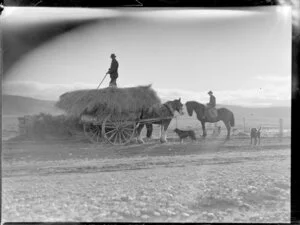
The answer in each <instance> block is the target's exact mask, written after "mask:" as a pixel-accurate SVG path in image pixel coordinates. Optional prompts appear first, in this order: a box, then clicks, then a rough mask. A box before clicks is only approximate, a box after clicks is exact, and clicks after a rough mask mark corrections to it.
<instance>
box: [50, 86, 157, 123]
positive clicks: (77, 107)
mask: <svg viewBox="0 0 300 225" xmlns="http://www.w3.org/2000/svg"><path fill="white" fill-rule="evenodd" d="M160 102H161V101H160V99H159V97H158V96H157V94H156V92H155V91H154V90H153V89H152V88H151V85H148V86H138V87H131V88H103V89H98V90H97V89H92V90H78V91H72V92H67V93H65V94H63V95H61V96H60V99H59V101H58V102H57V103H56V106H57V107H58V108H60V109H62V110H64V111H65V112H67V113H68V114H70V115H72V116H76V117H80V116H81V115H83V114H89V115H107V114H110V113H111V114H122V113H130V112H133V113H137V112H141V110H143V109H147V108H149V107H151V106H152V105H154V104H160Z"/></svg>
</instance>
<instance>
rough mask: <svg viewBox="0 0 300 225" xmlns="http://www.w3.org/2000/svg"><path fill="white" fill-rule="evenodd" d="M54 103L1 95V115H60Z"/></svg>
mask: <svg viewBox="0 0 300 225" xmlns="http://www.w3.org/2000/svg"><path fill="white" fill-rule="evenodd" d="M54 104H55V101H47V100H39V99H34V98H29V97H22V96H15V95H2V115H4V116H15V115H16V116H19V115H30V114H39V113H40V112H44V113H50V114H57V113H61V111H59V110H58V109H56V107H55V106H54Z"/></svg>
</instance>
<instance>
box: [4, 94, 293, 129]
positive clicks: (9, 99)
mask: <svg viewBox="0 0 300 225" xmlns="http://www.w3.org/2000/svg"><path fill="white" fill-rule="evenodd" d="M54 105H55V101H47V100H39V99H34V98H29V97H22V96H14V95H3V96H2V113H3V115H4V116H14V115H17V116H19V115H28V114H38V113H40V112H44V113H50V114H59V113H63V112H62V111H60V110H59V109H57V108H56V107H55V106H54ZM221 107H225V108H228V109H230V110H231V111H232V112H233V113H234V116H235V121H236V125H237V126H243V118H245V121H246V125H248V126H259V125H270V126H272V125H278V124H279V118H282V119H284V126H285V127H286V126H290V124H291V108H290V107H264V108H259V107H255V108H250V107H242V106H233V105H217V108H221ZM193 117H194V119H195V115H194V116H193ZM181 118H182V119H183V120H188V121H186V123H194V124H195V122H193V118H192V117H189V116H188V115H187V113H185V115H183V116H182V117H181ZM184 123H185V122H184ZM197 124H198V122H197Z"/></svg>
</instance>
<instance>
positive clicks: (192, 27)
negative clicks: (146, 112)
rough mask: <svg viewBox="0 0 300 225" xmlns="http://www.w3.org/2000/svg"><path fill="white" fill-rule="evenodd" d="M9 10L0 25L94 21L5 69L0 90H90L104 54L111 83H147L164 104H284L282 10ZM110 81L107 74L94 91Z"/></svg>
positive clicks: (286, 70) (47, 93) (52, 95)
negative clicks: (112, 71) (113, 65)
mask: <svg viewBox="0 0 300 225" xmlns="http://www.w3.org/2000/svg"><path fill="white" fill-rule="evenodd" d="M11 9H12V10H8V11H6V14H5V17H4V20H3V24H4V26H8V25H9V26H16V27H18V26H20V24H26V20H28V21H30V22H33V23H34V22H36V23H41V22H43V21H47V20H53V19H56V20H57V19H63V17H64V16H65V17H74V18H77V19H78V17H79V16H82V15H86V16H93V17H99V19H98V22H95V23H93V24H90V25H86V26H83V27H80V28H78V29H74V30H72V31H70V32H64V33H62V34H61V35H59V36H57V37H56V38H54V39H52V40H50V41H48V42H46V43H44V44H43V45H41V46H39V47H38V48H34V49H33V50H32V51H31V52H29V53H28V54H26V55H24V56H23V57H22V58H21V59H20V60H19V61H18V62H17V63H15V64H14V66H13V67H12V68H10V70H8V71H7V72H6V76H5V80H4V81H3V92H4V93H8V94H17V95H23V96H30V97H36V98H40V99H51V100H57V99H58V96H59V95H61V94H63V93H64V92H66V91H70V90H75V89H85V88H96V87H97V86H98V84H99V82H100V81H101V80H102V78H103V77H104V75H105V73H106V72H107V69H108V68H109V66H110V60H111V59H110V57H109V56H110V54H111V53H115V54H116V55H117V60H118V61H119V65H120V67H119V79H118V81H117V83H118V86H119V87H129V86H137V85H146V84H152V86H153V88H154V89H155V90H156V91H157V92H158V94H159V95H160V97H162V98H164V99H168V100H172V99H174V98H177V97H182V98H183V101H187V100H196V101H199V102H207V101H208V99H209V96H208V95H207V92H208V91H209V90H212V91H213V92H214V94H215V96H216V98H217V103H220V104H221V103H223V104H233V105H247V106H270V105H276V106H282V105H284V106H286V105H290V99H291V12H290V8H289V7H279V6H274V7H265V8H250V9H249V8H235V9H231V10H230V9H220V10H217V9H213V10H209V9H185V10H184V9H172V10H168V9H163V10H153V9H133V10H132V9H126V10H125V9H99V10H95V9H93V10H92V11H90V10H89V9H76V10H75V9H74V10H72V9H69V10H66V11H61V10H58V11H55V10H56V9H55V8H35V9H30V8H29V9H28V10H31V13H30V16H28V15H29V14H25V16H24V14H23V13H21V11H19V9H17V8H11ZM22 10H25V9H22ZM91 12H92V14H91ZM26 15H27V16H26ZM103 15H105V16H106V17H105V18H106V19H105V20H104V19H103V18H104V17H103ZM107 15H108V16H107ZM107 18H108V19H107ZM3 44H4V45H5V44H6V43H3ZM8 47H10V48H13V47H14V46H8ZM4 60H5V58H4ZM108 82H109V79H108V78H107V79H106V80H105V82H104V83H103V85H102V87H106V86H108Z"/></svg>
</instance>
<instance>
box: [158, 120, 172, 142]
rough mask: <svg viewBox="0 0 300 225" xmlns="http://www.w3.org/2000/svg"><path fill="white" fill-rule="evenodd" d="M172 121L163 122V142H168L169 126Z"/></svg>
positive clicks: (161, 137) (161, 139) (161, 136)
mask: <svg viewBox="0 0 300 225" xmlns="http://www.w3.org/2000/svg"><path fill="white" fill-rule="evenodd" d="M169 123H170V122H166V123H162V124H161V127H160V129H161V130H160V131H161V132H160V142H161V143H166V142H168V141H167V129H168V127H169Z"/></svg>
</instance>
